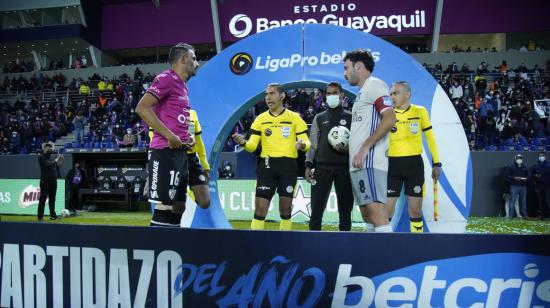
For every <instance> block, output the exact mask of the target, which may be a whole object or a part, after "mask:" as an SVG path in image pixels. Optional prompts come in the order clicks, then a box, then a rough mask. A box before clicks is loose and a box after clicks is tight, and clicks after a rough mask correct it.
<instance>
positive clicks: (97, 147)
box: [93, 142, 101, 149]
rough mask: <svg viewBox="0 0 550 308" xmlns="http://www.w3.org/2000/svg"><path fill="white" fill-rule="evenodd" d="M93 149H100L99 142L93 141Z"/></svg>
mask: <svg viewBox="0 0 550 308" xmlns="http://www.w3.org/2000/svg"><path fill="white" fill-rule="evenodd" d="M93 148H94V149H101V142H96V143H94V147H93Z"/></svg>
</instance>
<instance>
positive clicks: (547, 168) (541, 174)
mask: <svg viewBox="0 0 550 308" xmlns="http://www.w3.org/2000/svg"><path fill="white" fill-rule="evenodd" d="M531 174H532V175H533V184H534V186H535V192H536V193H537V199H538V202H539V218H540V219H541V220H542V219H545V218H548V214H549V209H550V164H548V162H547V161H546V153H545V152H540V153H539V159H538V162H537V163H536V164H535V165H534V166H533V167H531Z"/></svg>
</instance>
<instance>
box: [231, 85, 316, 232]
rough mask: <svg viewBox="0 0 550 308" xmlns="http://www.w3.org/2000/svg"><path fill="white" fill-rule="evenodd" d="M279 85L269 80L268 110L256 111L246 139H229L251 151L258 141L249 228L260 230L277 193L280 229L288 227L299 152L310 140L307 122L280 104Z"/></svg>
mask: <svg viewBox="0 0 550 308" xmlns="http://www.w3.org/2000/svg"><path fill="white" fill-rule="evenodd" d="M285 95H286V94H285V92H284V90H283V87H282V86H281V85H280V84H278V83H271V84H269V85H268V86H267V89H266V91H265V102H266V103H267V107H268V108H269V110H268V111H266V112H264V113H262V114H260V115H259V116H258V117H256V119H255V120H254V122H253V123H252V126H251V129H250V131H251V133H252V134H251V136H250V139H249V140H248V141H246V140H245V138H244V136H242V135H240V134H234V135H233V136H232V137H233V140H235V142H237V143H238V144H240V145H242V146H244V149H245V150H246V151H247V152H254V151H255V150H256V148H257V147H258V143H260V142H261V144H262V152H261V154H260V157H261V160H260V162H259V164H258V168H257V182H256V200H255V202H256V209H255V211H254V219H253V220H252V223H251V229H254V230H256V229H263V228H264V222H265V217H266V215H267V211H268V209H269V203H270V202H271V198H273V195H274V194H275V191H277V193H278V194H279V213H280V216H281V222H280V225H279V229H280V230H291V229H292V221H291V219H290V218H291V215H292V197H293V195H294V188H295V186H296V181H297V177H298V175H297V172H298V171H297V169H298V167H297V163H296V158H297V157H298V150H299V151H308V150H309V148H310V142H309V139H308V136H307V125H306V123H305V122H304V120H302V118H301V117H300V115H299V114H297V113H295V112H292V111H290V110H288V109H285V108H284V107H283V100H284V98H285Z"/></svg>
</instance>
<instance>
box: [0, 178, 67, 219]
mask: <svg viewBox="0 0 550 308" xmlns="http://www.w3.org/2000/svg"><path fill="white" fill-rule="evenodd" d="M39 199H40V180H38V179H25V180H21V179H19V180H14V179H0V214H17V215H36V212H37V208H38V200H39ZM48 201H49V200H46V206H45V210H44V213H45V215H50V209H49V207H48ZM64 208H65V180H57V193H56V195H55V211H56V212H57V214H59V213H61V211H62V210H63V209H64Z"/></svg>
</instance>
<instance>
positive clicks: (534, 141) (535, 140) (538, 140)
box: [531, 138, 544, 145]
mask: <svg viewBox="0 0 550 308" xmlns="http://www.w3.org/2000/svg"><path fill="white" fill-rule="evenodd" d="M543 142H544V140H541V138H533V140H531V145H541V144H544V143H543Z"/></svg>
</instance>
